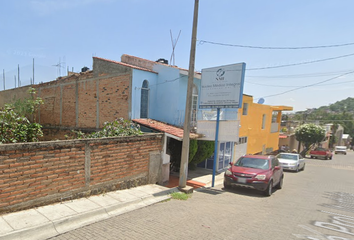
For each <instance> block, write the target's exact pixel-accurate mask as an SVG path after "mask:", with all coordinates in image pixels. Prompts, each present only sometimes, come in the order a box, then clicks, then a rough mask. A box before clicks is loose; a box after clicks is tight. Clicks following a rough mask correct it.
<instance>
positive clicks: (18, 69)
mask: <svg viewBox="0 0 354 240" xmlns="http://www.w3.org/2000/svg"><path fill="white" fill-rule="evenodd" d="M17 82H18V83H17V86H18V87H20V64H18V65H17Z"/></svg>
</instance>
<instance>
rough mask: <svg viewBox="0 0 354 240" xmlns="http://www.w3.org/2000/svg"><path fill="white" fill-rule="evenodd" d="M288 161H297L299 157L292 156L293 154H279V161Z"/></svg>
mask: <svg viewBox="0 0 354 240" xmlns="http://www.w3.org/2000/svg"><path fill="white" fill-rule="evenodd" d="M279 158H281V159H288V160H297V155H291V154H279V155H278V159H279Z"/></svg>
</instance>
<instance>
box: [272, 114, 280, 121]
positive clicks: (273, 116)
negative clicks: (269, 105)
mask: <svg viewBox="0 0 354 240" xmlns="http://www.w3.org/2000/svg"><path fill="white" fill-rule="evenodd" d="M278 115H279V112H273V113H272V123H276V122H278Z"/></svg>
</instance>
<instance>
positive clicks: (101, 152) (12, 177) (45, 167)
mask: <svg viewBox="0 0 354 240" xmlns="http://www.w3.org/2000/svg"><path fill="white" fill-rule="evenodd" d="M162 136H163V135H162V134H146V135H142V136H135V137H119V138H106V139H83V140H68V141H49V142H37V143H21V144H2V145H0V213H4V212H9V211H18V210H22V209H26V208H31V207H36V206H41V205H45V204H49V203H53V202H58V201H62V200H67V199H74V198H79V197H85V196H89V195H93V194H99V193H102V192H106V191H112V190H119V189H125V188H130V187H133V186H138V185H144V184H149V183H153V184H155V183H157V182H159V181H161V165H162V160H161V150H162V145H163V137H162Z"/></svg>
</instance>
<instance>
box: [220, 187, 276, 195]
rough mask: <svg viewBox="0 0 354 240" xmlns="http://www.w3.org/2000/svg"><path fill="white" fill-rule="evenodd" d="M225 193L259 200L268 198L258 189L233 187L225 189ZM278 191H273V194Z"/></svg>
mask: <svg viewBox="0 0 354 240" xmlns="http://www.w3.org/2000/svg"><path fill="white" fill-rule="evenodd" d="M223 190H224V191H225V192H230V193H236V194H238V195H243V196H247V197H257V198H266V197H268V196H265V195H264V194H263V192H261V191H258V190H256V189H249V188H243V187H235V186H234V187H232V188H228V189H226V188H223ZM276 191H277V189H273V194H274V193H275V192H276Z"/></svg>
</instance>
